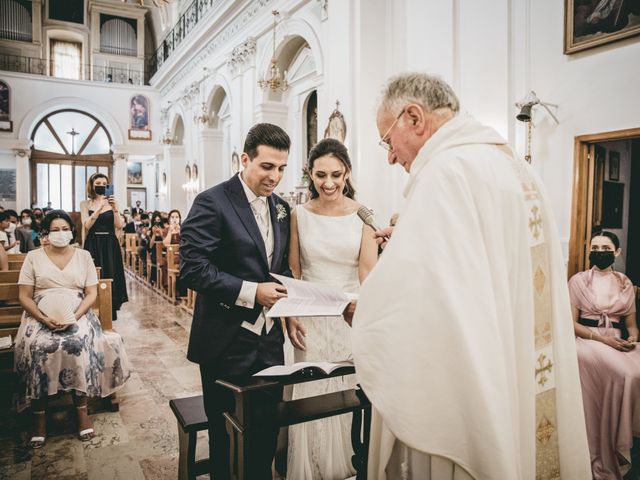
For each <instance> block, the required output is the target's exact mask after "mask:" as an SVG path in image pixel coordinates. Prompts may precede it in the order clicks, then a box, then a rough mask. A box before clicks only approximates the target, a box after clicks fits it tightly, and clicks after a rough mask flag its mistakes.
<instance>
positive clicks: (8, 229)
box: [4, 222, 16, 233]
mask: <svg viewBox="0 0 640 480" xmlns="http://www.w3.org/2000/svg"><path fill="white" fill-rule="evenodd" d="M15 229H16V224H15V223H13V222H11V223H10V224H9V226H8V227H7V228H5V229H4V231H5V232H7V233H13V232H14V231H15Z"/></svg>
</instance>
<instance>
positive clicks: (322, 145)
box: [307, 138, 356, 199]
mask: <svg viewBox="0 0 640 480" xmlns="http://www.w3.org/2000/svg"><path fill="white" fill-rule="evenodd" d="M325 155H331V156H332V157H335V158H337V159H338V160H340V162H342V164H343V165H344V166H345V168H346V172H345V175H346V174H347V173H351V159H350V158H349V152H348V151H347V147H345V146H344V144H343V143H342V142H340V141H338V140H335V139H333V138H325V139H324V140H320V141H319V142H318V143H316V144H315V146H314V147H313V148H312V149H311V151H310V152H309V160H308V161H307V171H308V172H309V175H311V171H312V170H313V164H314V163H315V161H316V160H317V159H319V158H320V157H324V156H325ZM309 191H310V192H311V198H318V197H319V196H320V194H319V193H318V191H317V190H316V187H315V185H314V184H313V180H311V181H310V182H309ZM342 193H343V194H344V195H345V196H346V197H349V198H351V199H354V198H355V197H356V189H355V188H353V184H352V183H351V178H347V179H345V182H344V189H343V190H342Z"/></svg>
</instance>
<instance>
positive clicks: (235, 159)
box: [231, 148, 240, 175]
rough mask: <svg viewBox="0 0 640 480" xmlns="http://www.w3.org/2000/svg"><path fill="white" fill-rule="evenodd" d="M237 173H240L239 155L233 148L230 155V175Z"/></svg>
mask: <svg viewBox="0 0 640 480" xmlns="http://www.w3.org/2000/svg"><path fill="white" fill-rule="evenodd" d="M238 172H240V155H238V152H236V150H235V148H234V149H233V153H232V154H231V173H232V174H234V175H235V174H236V173H238Z"/></svg>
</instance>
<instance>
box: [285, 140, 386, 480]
mask: <svg viewBox="0 0 640 480" xmlns="http://www.w3.org/2000/svg"><path fill="white" fill-rule="evenodd" d="M308 171H309V175H310V177H311V181H312V183H311V185H310V186H309V188H310V190H311V200H310V201H309V202H307V203H306V204H305V205H299V206H297V207H296V209H295V210H294V211H293V212H292V216H291V242H290V251H289V264H290V266H291V271H292V272H293V275H294V276H295V277H296V278H302V279H303V280H308V281H311V282H315V283H319V284H325V285H333V286H335V287H338V288H341V289H342V290H343V291H345V292H351V293H355V292H357V291H358V290H359V288H360V283H361V282H362V281H363V280H364V278H365V277H366V275H367V274H368V273H369V271H370V270H371V269H372V268H373V266H374V264H375V262H376V259H377V244H376V242H375V240H374V238H373V230H372V229H371V228H369V227H367V226H365V225H364V224H363V223H362V222H361V221H360V219H359V218H358V215H357V211H358V208H359V207H360V204H359V203H358V202H356V201H355V200H354V199H353V198H354V194H355V191H354V189H353V186H352V184H351V182H350V180H349V177H350V175H351V161H350V160H349V154H348V152H347V149H346V147H345V146H344V145H343V144H342V143H340V142H339V141H337V140H334V139H325V140H322V141H320V142H319V143H318V144H317V145H316V146H315V147H314V148H313V149H312V150H311V152H310V153H309V161H308ZM287 330H288V334H289V339H290V340H291V343H292V344H293V346H294V347H295V349H296V350H295V351H294V361H295V362H304V361H339V360H345V359H347V358H348V357H350V355H351V340H350V331H349V326H348V325H347V324H346V323H345V321H344V319H343V318H342V317H304V318H298V319H295V318H289V319H287ZM355 384H356V379H355V375H348V376H345V377H335V378H330V379H327V380H319V381H315V382H307V383H302V384H298V385H295V386H294V388H293V399H294V400H295V399H297V398H304V397H309V396H316V395H322V394H325V393H330V392H336V391H339V390H347V389H350V388H353V387H354V386H355ZM352 456H353V449H352V447H351V415H350V414H347V415H340V416H337V417H329V418H325V419H321V420H315V421H313V422H307V423H302V424H299V425H293V426H291V427H289V454H288V461H287V478H288V479H290V480H297V479H305V480H306V479H322V480H343V479H345V478H348V477H350V476H352V475H353V474H354V473H355V470H354V468H353V466H352V464H351V457H352Z"/></svg>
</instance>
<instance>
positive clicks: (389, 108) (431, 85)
mask: <svg viewBox="0 0 640 480" xmlns="http://www.w3.org/2000/svg"><path fill="white" fill-rule="evenodd" d="M407 103H417V104H418V105H422V107H423V108H424V109H425V110H426V111H427V112H433V111H434V110H437V109H439V108H449V109H451V111H453V113H454V114H455V113H458V111H459V110H460V102H459V101H458V97H457V96H456V94H455V93H454V92H453V89H452V88H451V87H450V86H449V84H448V83H447V82H445V81H444V80H442V78H440V77H438V76H436V75H428V74H426V73H420V72H408V73H401V74H400V75H396V76H394V77H391V78H390V79H389V80H388V81H387V83H386V84H385V86H384V88H383V89H382V98H381V100H380V107H379V108H380V110H382V111H385V112H391V113H393V114H394V115H397V113H398V112H399V111H400V109H401V108H403V107H404V106H405V105H406V104H407Z"/></svg>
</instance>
